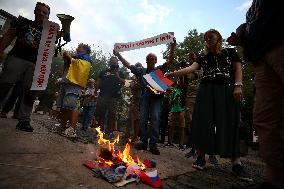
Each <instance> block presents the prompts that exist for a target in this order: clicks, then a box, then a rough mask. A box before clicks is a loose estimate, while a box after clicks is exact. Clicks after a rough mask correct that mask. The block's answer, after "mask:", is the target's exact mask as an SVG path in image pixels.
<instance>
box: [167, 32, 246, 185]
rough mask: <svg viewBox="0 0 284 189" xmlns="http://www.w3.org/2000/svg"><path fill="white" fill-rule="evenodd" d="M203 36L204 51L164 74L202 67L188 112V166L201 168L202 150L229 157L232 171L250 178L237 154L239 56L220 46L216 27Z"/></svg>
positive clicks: (239, 94)
mask: <svg viewBox="0 0 284 189" xmlns="http://www.w3.org/2000/svg"><path fill="white" fill-rule="evenodd" d="M204 40H205V48H204V52H203V53H202V54H200V55H199V56H198V57H197V59H196V62H194V63H193V64H192V65H191V66H189V67H186V68H183V69H180V70H178V71H174V72H170V73H168V74H167V76H180V75H186V74H189V73H192V72H193V71H195V70H197V69H199V68H202V69H203V78H202V79H201V82H200V85H199V89H198V94H197V97H196V102H195V107H194V111H193V115H192V133H191V137H190V140H191V144H192V147H193V148H195V149H197V155H198V156H197V159H196V161H195V162H194V163H193V164H192V166H193V167H194V168H196V169H199V170H203V169H204V168H205V165H206V161H205V153H206V154H211V155H214V154H216V155H222V156H225V157H230V158H231V161H232V171H233V173H234V174H235V175H236V176H237V177H239V178H240V179H242V180H246V181H251V179H250V178H249V176H248V174H247V173H246V171H245V170H244V167H243V165H242V163H241V161H240V158H239V157H240V146H239V144H240V141H239V126H240V101H241V99H242V68H241V59H240V58H239V56H238V54H237V52H236V51H235V49H231V48H223V47H222V36H221V34H220V33H219V32H218V31H217V30H215V29H210V30H208V31H207V32H205V34H204Z"/></svg>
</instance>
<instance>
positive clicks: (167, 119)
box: [0, 0, 284, 188]
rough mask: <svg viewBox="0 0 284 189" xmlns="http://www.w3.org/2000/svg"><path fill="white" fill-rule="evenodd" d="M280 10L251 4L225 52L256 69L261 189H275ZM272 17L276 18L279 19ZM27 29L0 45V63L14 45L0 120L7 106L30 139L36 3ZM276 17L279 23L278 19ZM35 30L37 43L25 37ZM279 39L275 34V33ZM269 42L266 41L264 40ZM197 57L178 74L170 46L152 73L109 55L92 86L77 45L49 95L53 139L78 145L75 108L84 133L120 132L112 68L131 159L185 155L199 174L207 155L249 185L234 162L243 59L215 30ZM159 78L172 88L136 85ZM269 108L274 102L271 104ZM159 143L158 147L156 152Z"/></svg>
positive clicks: (38, 23) (278, 179) (21, 22)
mask: <svg viewBox="0 0 284 189" xmlns="http://www.w3.org/2000/svg"><path fill="white" fill-rule="evenodd" d="M279 7H281V6H280V4H278V3H277V2H269V1H267V0H263V1H259V0H254V1H253V4H252V7H251V8H250V9H249V11H248V13H247V22H246V23H245V24H243V25H241V26H240V27H239V28H238V29H237V30H236V32H233V33H232V35H231V36H230V37H229V38H228V39H227V42H228V43H229V44H230V45H240V46H242V47H243V48H244V54H245V59H246V60H249V61H251V62H253V63H254V65H255V68H256V70H255V71H256V81H255V82H256V101H255V107H254V108H255V109H254V125H255V126H256V128H257V129H258V134H259V141H260V154H261V156H262V157H263V159H264V160H265V163H266V180H265V183H263V185H262V186H261V187H264V188H267V187H268V188H283V186H284V185H283V180H284V178H283V176H284V171H283V169H284V168H283V154H284V152H283V149H284V148H283V143H284V142H283V123H284V121H283V117H284V116H283V107H284V104H283V99H284V98H283V94H284V92H283V91H284V88H283V75H284V74H283V41H284V40H283V32H282V30H283V29H281V30H280V29H279V27H278V26H279V25H280V24H281V23H283V16H282V17H281V16H280V10H281V9H280V8H279ZM278 13H279V14H278ZM34 14H35V20H34V21H31V20H27V19H24V18H18V19H17V20H15V21H13V22H11V27H10V28H9V30H8V32H7V33H6V34H5V35H4V37H3V38H2V39H1V43H0V53H1V57H2V54H3V51H4V50H5V48H6V47H7V46H8V45H9V44H10V43H11V42H12V41H13V40H14V39H15V37H17V39H16V41H15V45H14V47H13V48H12V50H11V51H10V52H9V54H8V56H7V58H6V59H5V61H4V62H5V63H4V68H3V70H2V72H1V75H0V87H1V92H0V103H1V107H2V109H1V113H0V117H1V118H7V114H8V112H9V111H11V109H12V107H13V106H14V103H15V102H17V104H16V107H15V108H14V114H13V118H16V119H18V120H19V122H18V124H17V125H16V128H17V129H19V130H22V131H26V132H33V130H34V128H33V127H32V125H31V122H30V116H31V113H32V112H33V111H34V110H35V109H36V106H37V105H38V103H39V101H37V92H35V91H32V90H30V87H31V83H32V77H33V72H34V69H35V62H36V58H37V50H38V46H39V43H40V36H41V30H42V23H43V20H44V19H48V18H49V14H50V8H49V6H48V5H46V4H44V3H40V2H38V3H37V4H36V6H35V10H34ZM281 15H283V14H282V13H281ZM31 28H32V29H33V30H32V31H33V32H36V33H37V34H38V35H33V38H27V34H28V33H29V32H30V31H31ZM281 32H282V33H281ZM267 33H268V34H269V37H268V34H267ZM204 41H205V43H204V50H203V52H199V53H195V52H191V53H190V54H188V55H187V56H188V57H187V58H188V60H187V62H186V63H185V64H184V65H183V66H182V67H181V68H180V69H179V70H172V69H171V70H169V68H170V66H171V65H173V64H174V53H175V48H176V41H175V39H174V41H173V42H172V43H171V44H170V51H169V55H168V57H167V61H166V62H165V63H164V64H163V65H160V66H155V65H156V63H157V56H156V55H155V54H153V53H149V54H148V55H147V56H146V64H147V66H146V67H143V66H142V64H141V63H136V64H135V65H134V64H133V65H132V64H131V63H129V62H128V61H127V60H126V59H125V58H124V57H122V55H121V54H120V53H119V52H118V51H117V50H113V56H112V57H111V58H110V61H109V64H108V68H107V69H106V70H103V71H101V72H100V74H99V77H98V78H96V80H94V79H93V78H89V72H90V69H91V66H92V62H93V60H92V58H91V56H90V53H91V48H90V46H89V45H87V44H83V43H80V44H79V45H78V47H77V49H76V54H75V55H69V54H68V53H66V52H64V53H63V59H64V68H63V74H62V77H61V79H60V82H59V85H60V92H59V93H58V94H56V96H55V98H56V100H55V101H54V103H53V108H52V110H51V114H50V116H51V117H52V118H56V119H58V120H59V121H60V126H59V128H58V130H60V132H62V133H64V134H65V135H66V136H67V137H76V131H77V130H78V128H77V126H78V119H79V113H80V111H79V110H80V108H81V107H82V108H83V111H82V116H83V119H82V120H83V121H82V126H81V129H82V130H83V131H87V130H89V129H90V128H91V127H101V129H102V130H103V131H104V132H105V134H106V137H108V138H109V139H111V138H112V135H113V132H114V131H116V130H118V125H117V113H118V112H117V111H118V100H119V99H120V98H121V97H122V88H123V86H124V84H125V76H124V75H123V74H122V73H121V72H120V71H119V64H118V61H121V63H122V64H123V65H124V66H125V67H126V68H128V69H129V70H130V71H131V73H132V74H133V76H132V81H131V83H130V91H131V98H130V104H129V127H128V128H127V129H130V130H132V131H131V132H130V136H129V137H130V138H132V140H133V141H134V147H135V148H136V149H137V150H149V151H150V152H151V153H152V154H155V155H160V150H159V147H162V146H164V147H168V148H171V147H175V146H177V147H178V148H179V149H180V150H185V149H186V148H189V150H190V151H189V152H188V153H186V154H185V156H186V157H187V158H190V157H194V158H195V160H194V162H193V164H192V167H194V168H196V169H198V170H203V169H204V168H205V166H206V159H205V154H208V155H209V162H210V163H213V164H215V165H216V164H218V160H217V156H216V155H220V156H222V157H226V158H230V160H231V163H232V172H233V173H234V174H235V175H237V176H238V177H239V178H240V179H243V180H246V181H251V180H252V179H251V178H250V177H249V175H248V174H247V172H246V170H245V165H244V164H243V163H242V162H241V160H240V137H239V126H240V120H241V119H240V102H241V100H242V95H243V91H242V87H243V82H242V81H243V74H242V64H241V63H242V60H241V59H240V57H239V55H238V53H237V52H236V50H235V49H234V48H225V47H224V46H223V37H222V35H221V34H220V32H219V31H217V30H215V29H210V30H208V31H206V32H205V33H204ZM157 69H160V70H161V71H162V72H163V73H166V74H165V77H168V78H170V79H172V80H173V81H174V82H175V83H174V85H173V86H172V87H170V89H168V90H167V91H166V92H165V93H154V92H153V90H151V89H150V88H149V85H148V84H147V82H146V81H145V79H144V78H143V76H144V75H145V74H149V73H151V72H153V71H155V70H157ZM272 99H273V100H274V102H272ZM158 143H161V144H162V145H158Z"/></svg>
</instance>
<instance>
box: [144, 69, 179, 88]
mask: <svg viewBox="0 0 284 189" xmlns="http://www.w3.org/2000/svg"><path fill="white" fill-rule="evenodd" d="M143 77H144V79H145V80H146V81H147V83H148V85H149V86H150V88H151V89H152V90H153V91H156V92H157V93H164V92H165V91H166V90H167V89H168V88H169V87H170V86H172V85H173V84H174V82H173V81H171V80H169V79H168V78H166V77H164V73H163V72H162V71H161V70H160V69H157V70H155V71H153V72H151V73H149V74H146V75H144V76H143Z"/></svg>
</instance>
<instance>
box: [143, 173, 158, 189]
mask: <svg viewBox="0 0 284 189" xmlns="http://www.w3.org/2000/svg"><path fill="white" fill-rule="evenodd" d="M140 180H141V181H142V182H143V183H145V184H148V185H150V186H152V187H155V188H161V187H162V181H161V180H160V178H159V176H158V171H157V170H154V171H152V172H145V171H141V173H140Z"/></svg>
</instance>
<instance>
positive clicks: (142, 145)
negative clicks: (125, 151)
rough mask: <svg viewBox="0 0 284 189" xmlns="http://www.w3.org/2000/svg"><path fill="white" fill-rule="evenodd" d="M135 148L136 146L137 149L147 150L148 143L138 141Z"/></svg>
mask: <svg viewBox="0 0 284 189" xmlns="http://www.w3.org/2000/svg"><path fill="white" fill-rule="evenodd" d="M134 148H135V149H136V150H147V145H146V144H145V143H143V142H141V141H139V142H136V143H135V144H134Z"/></svg>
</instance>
